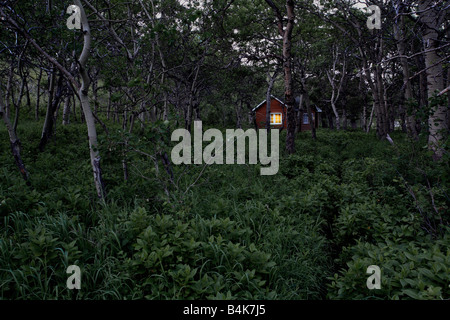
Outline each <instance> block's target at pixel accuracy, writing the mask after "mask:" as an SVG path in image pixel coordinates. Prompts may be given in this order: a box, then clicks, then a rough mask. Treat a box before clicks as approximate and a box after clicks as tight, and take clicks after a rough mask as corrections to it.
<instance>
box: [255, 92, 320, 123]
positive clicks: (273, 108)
mask: <svg viewBox="0 0 450 320" xmlns="http://www.w3.org/2000/svg"><path fill="white" fill-rule="evenodd" d="M266 107H267V101H266V100H264V101H262V102H261V103H260V104H258V105H257V106H256V107H255V108H253V109H252V113H254V117H255V121H256V126H257V127H258V128H260V129H263V128H265V127H266V110H267V108H266ZM311 109H312V110H311V113H312V118H313V121H314V124H315V127H316V128H318V127H319V116H318V113H320V112H322V110H320V109H319V108H317V107H315V106H314V107H313V108H311ZM295 111H296V113H298V112H300V110H299V109H298V108H296V109H295ZM286 115H287V113H286V105H285V104H284V102H283V101H281V100H280V99H278V98H277V97H274V96H271V101H270V126H271V127H272V128H274V129H275V128H284V129H286V128H287V121H286V120H287V117H286ZM299 116H301V118H302V119H301V131H307V130H311V126H310V124H309V118H308V113H307V112H305V111H303V113H300V115H299Z"/></svg>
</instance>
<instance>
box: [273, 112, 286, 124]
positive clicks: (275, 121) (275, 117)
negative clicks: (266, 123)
mask: <svg viewBox="0 0 450 320" xmlns="http://www.w3.org/2000/svg"><path fill="white" fill-rule="evenodd" d="M282 121H283V116H282V114H281V113H271V114H270V124H271V125H277V124H282Z"/></svg>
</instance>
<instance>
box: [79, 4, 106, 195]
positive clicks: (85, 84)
mask: <svg viewBox="0 0 450 320" xmlns="http://www.w3.org/2000/svg"><path fill="white" fill-rule="evenodd" d="M75 5H77V6H78V7H80V11H81V23H82V31H83V34H84V46H83V51H82V53H81V55H80V58H79V60H78V61H79V68H80V75H81V79H82V84H81V87H80V89H79V96H80V103H81V107H82V108H83V113H84V116H85V120H86V125H87V129H88V137H89V150H90V156H91V165H92V170H93V174H94V183H95V187H96V189H97V195H98V197H99V198H104V197H105V187H104V184H103V179H102V171H101V168H100V153H99V151H98V149H97V145H98V142H97V129H96V128H95V121H94V116H93V114H92V110H91V107H90V105H89V97H88V92H89V81H90V80H89V75H88V73H87V69H86V62H87V59H88V58H89V54H90V48H91V30H90V28H89V22H88V19H87V17H86V13H85V12H84V8H83V5H82V4H81V1H80V0H75Z"/></svg>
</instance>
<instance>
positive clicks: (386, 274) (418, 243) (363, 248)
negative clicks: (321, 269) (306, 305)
mask: <svg viewBox="0 0 450 320" xmlns="http://www.w3.org/2000/svg"><path fill="white" fill-rule="evenodd" d="M447 231H448V230H447ZM449 245H450V237H449V234H448V233H447V234H446V236H445V237H444V238H443V239H441V240H437V241H436V240H433V239H430V238H426V237H420V238H416V239H415V240H412V241H409V242H406V241H405V242H402V243H395V242H392V241H385V242H380V243H378V244H370V243H364V242H360V243H358V244H357V245H355V246H353V247H351V248H348V249H346V251H348V252H347V253H346V254H348V255H351V260H350V262H348V263H347V265H346V266H347V269H341V271H340V272H339V274H337V273H336V274H335V275H334V277H332V278H330V280H332V282H331V284H330V291H329V294H328V297H329V298H330V299H394V300H398V299H402V300H403V299H420V300H442V299H446V300H447V299H449V298H450V278H449V272H450V269H449V266H450V250H449V247H450V246H449ZM370 265H378V266H379V267H380V269H381V290H372V291H371V290H369V289H367V287H366V286H365V283H366V279H367V277H368V275H367V274H366V269H367V267H368V266H370Z"/></svg>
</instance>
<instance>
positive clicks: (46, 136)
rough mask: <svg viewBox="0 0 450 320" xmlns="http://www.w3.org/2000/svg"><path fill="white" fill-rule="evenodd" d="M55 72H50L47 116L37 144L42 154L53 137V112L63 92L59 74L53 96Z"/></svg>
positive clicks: (61, 79)
mask: <svg viewBox="0 0 450 320" xmlns="http://www.w3.org/2000/svg"><path fill="white" fill-rule="evenodd" d="M55 79H56V71H55V70H54V69H53V70H52V75H51V80H50V90H49V101H48V106H47V114H46V115H45V122H44V127H43V128H42V135H41V141H40V142H39V150H40V151H41V152H42V151H43V150H44V147H45V145H46V144H47V143H48V141H49V140H50V138H51V137H52V135H53V130H54V124H55V112H56V109H57V108H58V105H59V103H60V100H61V97H62V91H63V80H64V78H63V75H62V74H60V75H59V78H58V84H57V89H56V94H55V95H54V93H53V92H54V88H55V82H56V81H55Z"/></svg>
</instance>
